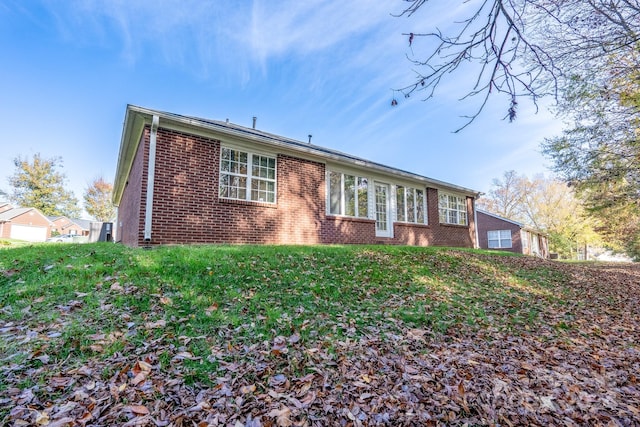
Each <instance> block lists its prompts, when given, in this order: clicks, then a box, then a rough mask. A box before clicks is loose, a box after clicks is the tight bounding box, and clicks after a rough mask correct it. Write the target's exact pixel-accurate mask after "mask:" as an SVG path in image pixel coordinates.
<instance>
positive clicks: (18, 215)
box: [0, 204, 51, 242]
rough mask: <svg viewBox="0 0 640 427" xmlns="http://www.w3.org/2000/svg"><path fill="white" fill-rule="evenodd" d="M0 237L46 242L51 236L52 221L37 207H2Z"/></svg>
mask: <svg viewBox="0 0 640 427" xmlns="http://www.w3.org/2000/svg"><path fill="white" fill-rule="evenodd" d="M0 209H1V210H0V238H4V239H16V240H26V241H28V242H44V241H45V240H47V239H48V238H49V237H51V222H50V221H49V219H48V218H47V217H46V216H44V215H43V214H42V213H41V212H40V211H39V210H38V209H36V208H14V207H12V206H11V205H8V204H5V205H3V206H2V208H0Z"/></svg>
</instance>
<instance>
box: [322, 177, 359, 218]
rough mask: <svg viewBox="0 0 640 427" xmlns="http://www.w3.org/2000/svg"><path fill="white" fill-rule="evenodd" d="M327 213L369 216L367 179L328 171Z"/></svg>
mask: <svg viewBox="0 0 640 427" xmlns="http://www.w3.org/2000/svg"><path fill="white" fill-rule="evenodd" d="M329 213H330V214H332V215H345V216H354V217H359V218H368V217H369V180H368V179H367V178H364V177H360V176H355V175H349V174H346V173H341V172H335V171H330V172H329Z"/></svg>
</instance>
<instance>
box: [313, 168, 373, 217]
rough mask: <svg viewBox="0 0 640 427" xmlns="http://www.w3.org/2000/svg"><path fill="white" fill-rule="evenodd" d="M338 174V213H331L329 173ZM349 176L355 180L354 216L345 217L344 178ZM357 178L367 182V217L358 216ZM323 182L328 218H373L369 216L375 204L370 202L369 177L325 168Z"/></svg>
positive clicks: (370, 185)
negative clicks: (325, 184) (324, 183)
mask: <svg viewBox="0 0 640 427" xmlns="http://www.w3.org/2000/svg"><path fill="white" fill-rule="evenodd" d="M332 172H333V173H339V174H340V213H334V212H331V173H332ZM345 175H349V176H353V177H354V178H355V192H354V198H355V200H354V204H355V206H354V212H355V215H346V214H345V213H344V212H345V210H346V206H347V204H346V200H345V194H344V193H345V191H344V176H345ZM358 178H363V179H366V180H367V191H366V194H367V216H358V214H359V212H358V211H359V203H358ZM325 181H326V183H327V186H326V193H327V194H326V209H325V210H326V213H327V215H330V216H341V217H345V218H360V219H372V218H375V217H373V216H372V214H371V208H372V206H373V207H374V209H375V203H373V204H372V202H371V193H372V182H373V180H372V179H371V177H369V176H367V175H364V174H362V173H357V172H351V171H344V170H340V169H329V168H327V170H326V172H325Z"/></svg>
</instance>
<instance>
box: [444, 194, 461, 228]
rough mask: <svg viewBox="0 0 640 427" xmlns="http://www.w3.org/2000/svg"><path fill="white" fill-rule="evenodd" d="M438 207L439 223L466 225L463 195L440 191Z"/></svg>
mask: <svg viewBox="0 0 640 427" xmlns="http://www.w3.org/2000/svg"><path fill="white" fill-rule="evenodd" d="M438 208H439V213H440V223H443V224H456V225H467V204H466V200H465V198H464V197H460V196H454V195H452V194H447V193H440V195H439V196H438Z"/></svg>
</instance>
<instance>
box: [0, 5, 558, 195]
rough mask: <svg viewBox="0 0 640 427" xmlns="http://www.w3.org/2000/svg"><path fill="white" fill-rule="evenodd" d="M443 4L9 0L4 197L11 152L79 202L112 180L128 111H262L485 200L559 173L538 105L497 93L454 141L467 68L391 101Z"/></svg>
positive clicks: (2, 124) (1, 70)
mask: <svg viewBox="0 0 640 427" xmlns="http://www.w3.org/2000/svg"><path fill="white" fill-rule="evenodd" d="M472 3H473V2H472ZM434 5H435V8H432V9H429V10H427V9H426V8H425V9H424V10H423V11H421V12H420V13H419V14H417V15H414V16H413V17H412V18H406V17H402V18H395V17H393V16H391V13H397V12H399V11H400V10H401V9H402V7H403V2H402V1H399V0H398V1H373V0H351V1H349V2H345V1H338V0H335V1H334V0H326V1H319V0H306V1H299V0H292V1H289V0H279V1H268V0H256V1H233V0H219V1H204V0H166V1H158V0H156V1H146V0H136V1H134V0H103V1H100V0H66V1H54V0H51V1H49V0H42V1H38V0H0V52H1V55H2V64H3V65H2V66H1V67H0V147H1V148H2V151H1V152H2V153H3V154H2V156H1V158H0V188H2V189H4V190H10V188H9V185H8V183H7V178H8V177H9V176H10V175H11V174H12V173H13V172H14V166H13V159H14V158H15V157H17V156H19V155H20V156H29V157H31V156H32V155H33V154H34V153H38V152H39V153H41V154H43V155H44V156H47V157H52V156H60V157H62V158H63V161H64V167H63V172H64V173H66V175H67V178H68V187H69V188H70V189H71V190H73V191H74V193H75V195H76V197H77V198H78V199H81V197H82V193H83V191H84V189H85V188H86V187H87V185H88V183H89V182H90V181H91V180H92V179H93V178H95V177H98V176H103V177H104V178H105V179H107V180H109V181H112V180H113V177H114V174H115V168H116V160H117V156H118V149H119V144H120V136H121V131H122V122H123V119H124V113H125V107H126V105H127V104H134V105H139V106H143V107H148V108H153V109H158V110H163V111H169V112H173V113H178V114H185V115H194V116H198V117H205V118H210V119H217V120H225V119H227V118H228V119H229V120H230V121H231V122H233V123H237V124H240V125H245V126H251V121H252V117H253V116H257V117H258V121H257V127H258V128H259V129H260V130H264V131H267V132H272V133H276V134H279V135H282V136H286V137H289V138H295V139H299V140H302V141H306V140H307V139H308V137H307V135H309V134H312V135H313V143H315V144H318V145H322V146H325V147H330V148H333V149H337V150H341V151H344V152H347V153H350V154H354V155H357V156H360V157H363V158H365V159H368V160H372V161H376V162H380V163H383V164H386V165H389V166H393V167H397V168H401V169H405V170H408V171H411V172H414V173H418V174H421V175H425V176H429V177H432V178H435V179H439V180H443V181H448V182H451V183H454V184H457V185H461V186H465V187H469V188H472V189H475V190H479V191H484V192H486V191H487V190H489V188H490V186H491V181H492V180H493V179H494V178H497V177H500V176H501V175H502V174H503V172H504V171H506V170H510V169H515V170H517V171H519V172H520V173H524V174H527V175H529V176H531V175H533V174H535V173H541V172H546V173H548V171H547V170H546V169H545V163H546V162H545V159H544V158H543V157H542V156H541V154H540V153H539V144H540V142H541V141H542V140H543V138H544V137H549V136H554V135H556V134H558V133H559V131H560V129H561V127H560V124H559V122H558V121H556V120H554V119H553V117H552V116H551V115H550V114H549V113H548V112H547V111H546V110H541V111H540V112H539V113H538V114H535V112H534V109H533V106H532V105H530V104H529V103H528V102H524V101H523V102H521V106H520V111H519V118H518V119H517V121H516V122H515V123H511V124H510V123H508V121H505V120H502V118H503V116H504V115H505V112H506V108H507V102H506V100H505V99H501V98H498V97H496V98H494V99H492V100H491V101H490V104H489V105H488V107H487V108H486V110H485V111H484V112H483V113H482V115H481V116H480V118H479V119H478V120H477V121H476V122H475V123H474V124H472V125H471V126H469V127H467V128H466V129H465V130H463V131H462V132H460V133H453V131H454V130H456V129H457V128H458V127H460V126H461V125H463V124H464V123H465V121H464V119H463V118H461V116H464V115H467V114H470V113H473V112H474V110H475V107H476V106H475V104H474V103H473V102H459V101H458V99H459V98H460V97H461V96H462V95H463V94H464V92H465V89H468V88H469V87H470V85H471V84H473V77H474V76H473V74H472V72H470V71H467V72H466V74H458V75H452V77H451V79H450V80H448V81H446V82H444V83H443V85H442V86H441V87H440V88H439V90H438V92H437V93H436V97H435V98H433V99H431V100H428V101H423V100H422V99H421V97H420V96H414V97H412V98H411V99H408V100H405V99H403V98H401V97H400V98H398V100H399V105H398V106H396V107H391V99H392V98H393V92H392V89H393V88H398V87H401V86H403V85H405V84H407V83H410V82H411V80H412V76H413V75H414V74H413V71H412V66H411V64H410V63H409V61H408V60H407V59H406V55H407V54H411V51H410V49H409V47H408V43H407V39H406V37H405V36H402V33H403V32H404V33H407V32H420V31H422V32H424V31H427V30H428V29H432V28H433V27H434V26H439V27H440V28H446V26H447V25H449V23H450V22H452V21H453V20H454V19H455V18H454V17H456V14H458V16H457V18H458V19H459V12H460V9H461V8H462V7H464V6H463V1H462V0H460V1H458V2H451V1H440V2H439V3H438V2H436V3H434ZM456 5H459V6H457V7H456ZM433 17H438V18H437V19H435V18H433ZM416 48H417V47H416Z"/></svg>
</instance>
